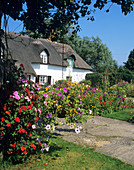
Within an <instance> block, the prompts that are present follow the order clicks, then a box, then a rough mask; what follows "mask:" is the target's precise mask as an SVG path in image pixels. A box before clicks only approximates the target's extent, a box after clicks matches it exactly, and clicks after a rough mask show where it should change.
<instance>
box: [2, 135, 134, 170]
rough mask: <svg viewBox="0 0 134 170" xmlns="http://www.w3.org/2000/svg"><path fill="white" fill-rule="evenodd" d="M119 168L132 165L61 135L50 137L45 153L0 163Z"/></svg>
mask: <svg viewBox="0 0 134 170" xmlns="http://www.w3.org/2000/svg"><path fill="white" fill-rule="evenodd" d="M78 167H79V169H120V170H133V169H134V166H132V165H130V164H127V163H124V162H122V161H121V160H119V159H116V158H112V157H110V156H106V155H104V154H101V153H98V152H96V151H95V150H94V149H93V148H88V147H83V146H80V145H77V144H74V143H73V142H68V141H65V140H63V139H62V138H61V137H53V138H52V147H51V149H50V151H49V152H48V153H46V154H43V155H41V157H39V156H38V154H37V155H33V156H31V157H30V158H29V159H28V160H27V161H26V162H25V163H23V164H18V165H9V163H7V164H4V165H3V164H1V165H0V168H1V169H10V170H13V169H14V170H17V169H39V170H40V169H58V170H59V169H78Z"/></svg>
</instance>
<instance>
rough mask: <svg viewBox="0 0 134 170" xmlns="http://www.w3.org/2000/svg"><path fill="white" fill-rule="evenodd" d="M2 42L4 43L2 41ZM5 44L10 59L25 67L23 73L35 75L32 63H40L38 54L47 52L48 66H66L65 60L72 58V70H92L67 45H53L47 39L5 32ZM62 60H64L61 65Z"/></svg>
mask: <svg viewBox="0 0 134 170" xmlns="http://www.w3.org/2000/svg"><path fill="white" fill-rule="evenodd" d="M3 42H4V43H5V41H4V39H3ZM7 42H8V47H9V52H10V55H11V56H12V58H13V59H14V60H15V61H16V62H17V63H20V64H23V65H24V67H25V72H26V73H28V74H33V75H36V73H35V71H34V69H33V68H32V63H42V59H41V58H40V53H41V52H42V51H43V50H46V51H47V52H48V56H49V61H48V63H49V64H50V65H57V66H62V65H63V66H64V67H66V66H68V62H67V58H68V57H69V56H73V57H74V60H75V61H74V68H79V69H87V70H92V68H91V67H90V66H89V65H88V64H87V63H86V62H85V61H84V60H83V59H82V58H81V57H80V56H79V55H78V54H76V53H75V51H74V50H73V49H72V48H71V47H70V46H69V45H67V44H62V43H54V42H51V41H49V40H47V39H42V38H40V39H33V38H30V37H28V36H23V35H20V34H18V33H13V32H7ZM62 58H64V60H63V63H62Z"/></svg>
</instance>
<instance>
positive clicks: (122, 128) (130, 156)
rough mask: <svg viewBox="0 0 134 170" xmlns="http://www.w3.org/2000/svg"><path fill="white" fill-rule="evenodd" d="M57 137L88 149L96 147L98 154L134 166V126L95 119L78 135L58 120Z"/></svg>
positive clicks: (88, 122) (84, 126) (101, 118)
mask: <svg viewBox="0 0 134 170" xmlns="http://www.w3.org/2000/svg"><path fill="white" fill-rule="evenodd" d="M58 121H59V122H61V125H58V126H56V129H55V131H54V134H55V135H58V136H61V137H63V139H65V140H67V141H70V142H75V143H77V144H79V145H83V146H86V147H95V150H96V151H97V152H100V153H103V154H106V155H109V156H112V157H116V158H118V159H120V160H122V161H124V162H127V163H129V164H132V165H134V124H131V123H127V122H125V121H120V120H115V119H110V118H104V117H95V118H94V119H92V120H91V119H90V120H88V121H87V122H85V123H84V124H83V125H82V127H83V131H82V132H81V133H79V134H76V133H75V132H74V130H73V129H69V127H68V126H66V125H64V119H63V118H60V119H58Z"/></svg>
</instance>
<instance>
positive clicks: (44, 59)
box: [40, 51, 48, 64]
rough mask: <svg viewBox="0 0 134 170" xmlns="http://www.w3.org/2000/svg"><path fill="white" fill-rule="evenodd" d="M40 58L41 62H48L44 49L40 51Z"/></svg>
mask: <svg viewBox="0 0 134 170" xmlns="http://www.w3.org/2000/svg"><path fill="white" fill-rule="evenodd" d="M40 58H41V59H42V62H43V63H46V64H47V63H48V54H47V53H46V51H42V52H41V53H40Z"/></svg>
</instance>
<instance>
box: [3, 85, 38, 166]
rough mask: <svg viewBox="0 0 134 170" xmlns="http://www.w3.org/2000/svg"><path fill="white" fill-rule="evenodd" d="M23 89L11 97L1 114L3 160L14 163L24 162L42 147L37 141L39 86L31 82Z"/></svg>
mask: <svg viewBox="0 0 134 170" xmlns="http://www.w3.org/2000/svg"><path fill="white" fill-rule="evenodd" d="M22 87H23V88H22V89H21V90H19V91H15V92H14V93H13V94H12V95H10V98H9V100H8V101H7V103H6V104H5V105H4V108H3V112H2V113H1V127H0V130H1V150H2V152H3V159H4V160H8V159H9V160H11V161H12V162H13V163H15V162H18V161H23V160H24V159H25V158H26V157H27V156H29V155H30V154H31V153H33V152H35V151H37V150H38V149H39V148H40V147H41V146H40V145H39V143H38V141H37V138H38V132H37V129H38V126H37V121H38V119H39V113H40V108H38V98H39V95H38V94H37V89H39V86H38V85H35V84H34V83H30V82H29V83H25V84H23V85H22Z"/></svg>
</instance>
